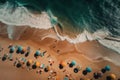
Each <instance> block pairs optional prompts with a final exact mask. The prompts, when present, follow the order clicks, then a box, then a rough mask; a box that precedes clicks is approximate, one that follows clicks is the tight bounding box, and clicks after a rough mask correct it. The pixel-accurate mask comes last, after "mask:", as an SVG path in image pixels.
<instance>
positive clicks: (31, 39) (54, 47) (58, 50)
mask: <svg viewBox="0 0 120 80" xmlns="http://www.w3.org/2000/svg"><path fill="white" fill-rule="evenodd" d="M34 30H36V29H34V28H28V29H26V31H24V32H23V33H22V35H21V36H20V40H10V39H8V38H7V36H5V35H3V34H1V37H0V46H1V47H2V48H3V51H2V52H0V56H1V57H2V56H3V55H4V54H5V53H9V49H8V45H9V44H10V43H12V44H13V45H21V46H24V47H27V46H30V47H31V54H30V55H29V56H28V57H25V56H24V54H16V53H15V52H14V53H13V61H9V60H6V61H2V60H0V80H48V79H47V78H48V76H49V74H50V72H42V74H37V73H36V71H37V70H38V69H35V70H30V71H28V70H27V68H26V67H25V68H24V69H23V68H19V69H18V68H16V67H15V66H13V63H14V61H15V58H16V57H17V58H20V57H25V58H26V59H32V60H34V61H39V62H40V64H45V65H46V66H47V65H49V62H48V60H49V59H50V58H51V59H52V60H54V64H53V65H52V66H51V67H50V68H51V69H53V70H55V71H56V72H57V75H58V79H57V80H64V77H65V75H66V74H71V75H72V78H73V79H74V80H80V78H85V79H86V80H87V79H93V80H96V79H94V78H93V73H94V72H96V71H100V70H101V69H102V68H104V67H105V66H106V65H110V66H111V70H110V71H108V72H106V73H105V74H104V75H103V77H102V78H100V79H98V80H106V76H108V75H109V74H111V73H114V74H116V76H117V79H118V78H120V75H119V74H120V64H119V62H118V61H120V55H119V54H117V53H116V52H114V51H112V50H110V49H108V48H106V47H104V46H102V45H101V44H99V43H98V41H87V42H84V43H79V44H71V43H69V42H68V41H66V40H64V41H60V40H57V39H53V38H48V37H45V38H43V37H42V36H44V35H48V34H46V33H48V32H49V33H50V34H52V36H53V35H54V37H55V34H54V31H52V30H39V29H37V30H36V31H34ZM36 34H39V35H36ZM43 34H44V35H43ZM38 49H40V51H41V52H43V51H47V52H46V54H45V56H44V57H39V58H38V59H35V58H34V53H35V51H36V50H38ZM48 56H50V57H48ZM71 60H75V61H76V62H77V65H81V66H82V70H80V71H79V72H78V73H74V72H73V69H74V68H75V67H76V66H74V67H73V68H69V66H66V67H65V68H64V69H66V71H65V72H63V70H64V69H62V70H60V69H59V67H58V65H59V63H60V61H65V62H68V61H71ZM86 67H91V68H92V72H91V73H88V74H87V75H86V76H84V75H83V74H82V71H83V70H84V69H85V68H86ZM117 79H116V80H117ZM50 80H54V79H50Z"/></svg>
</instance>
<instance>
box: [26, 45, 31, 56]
mask: <svg viewBox="0 0 120 80" xmlns="http://www.w3.org/2000/svg"><path fill="white" fill-rule="evenodd" d="M30 52H31V48H30V46H28V47H27V52H26V53H25V57H28V56H29V54H30Z"/></svg>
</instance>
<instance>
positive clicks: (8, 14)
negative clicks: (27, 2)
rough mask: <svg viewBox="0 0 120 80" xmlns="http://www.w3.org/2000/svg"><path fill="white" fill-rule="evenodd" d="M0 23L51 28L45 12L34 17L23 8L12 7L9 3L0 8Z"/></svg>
mask: <svg viewBox="0 0 120 80" xmlns="http://www.w3.org/2000/svg"><path fill="white" fill-rule="evenodd" d="M0 21H1V22H3V23H5V24H8V25H15V26H30V27H34V28H40V29H48V28H51V27H52V26H51V22H50V20H49V16H48V15H47V13H46V12H42V13H41V14H40V15H34V14H32V13H30V11H28V10H27V9H26V8H25V7H23V6H18V7H14V6H13V5H11V4H10V3H9V2H6V3H5V4H3V5H1V6H0Z"/></svg>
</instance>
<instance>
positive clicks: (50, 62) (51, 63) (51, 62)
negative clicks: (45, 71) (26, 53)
mask: <svg viewBox="0 0 120 80" xmlns="http://www.w3.org/2000/svg"><path fill="white" fill-rule="evenodd" d="M48 62H49V64H50V66H52V65H53V63H54V61H53V60H52V59H51V58H50V59H49V60H48Z"/></svg>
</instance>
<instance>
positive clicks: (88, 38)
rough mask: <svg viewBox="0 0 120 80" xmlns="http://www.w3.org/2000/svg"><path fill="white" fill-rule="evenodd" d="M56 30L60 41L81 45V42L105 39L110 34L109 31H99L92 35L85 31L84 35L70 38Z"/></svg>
mask: <svg viewBox="0 0 120 80" xmlns="http://www.w3.org/2000/svg"><path fill="white" fill-rule="evenodd" d="M54 30H55V32H56V34H57V36H58V37H59V39H60V40H67V41H69V42H70V43H74V44H75V43H80V42H85V41H92V40H95V39H103V38H105V37H106V36H108V35H109V32H108V31H107V30H103V29H101V30H98V31H96V32H95V33H93V34H91V33H89V32H88V31H86V30H84V31H83V33H81V34H79V35H77V37H76V38H69V36H61V35H60V34H59V33H58V31H57V28H56V27H54Z"/></svg>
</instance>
